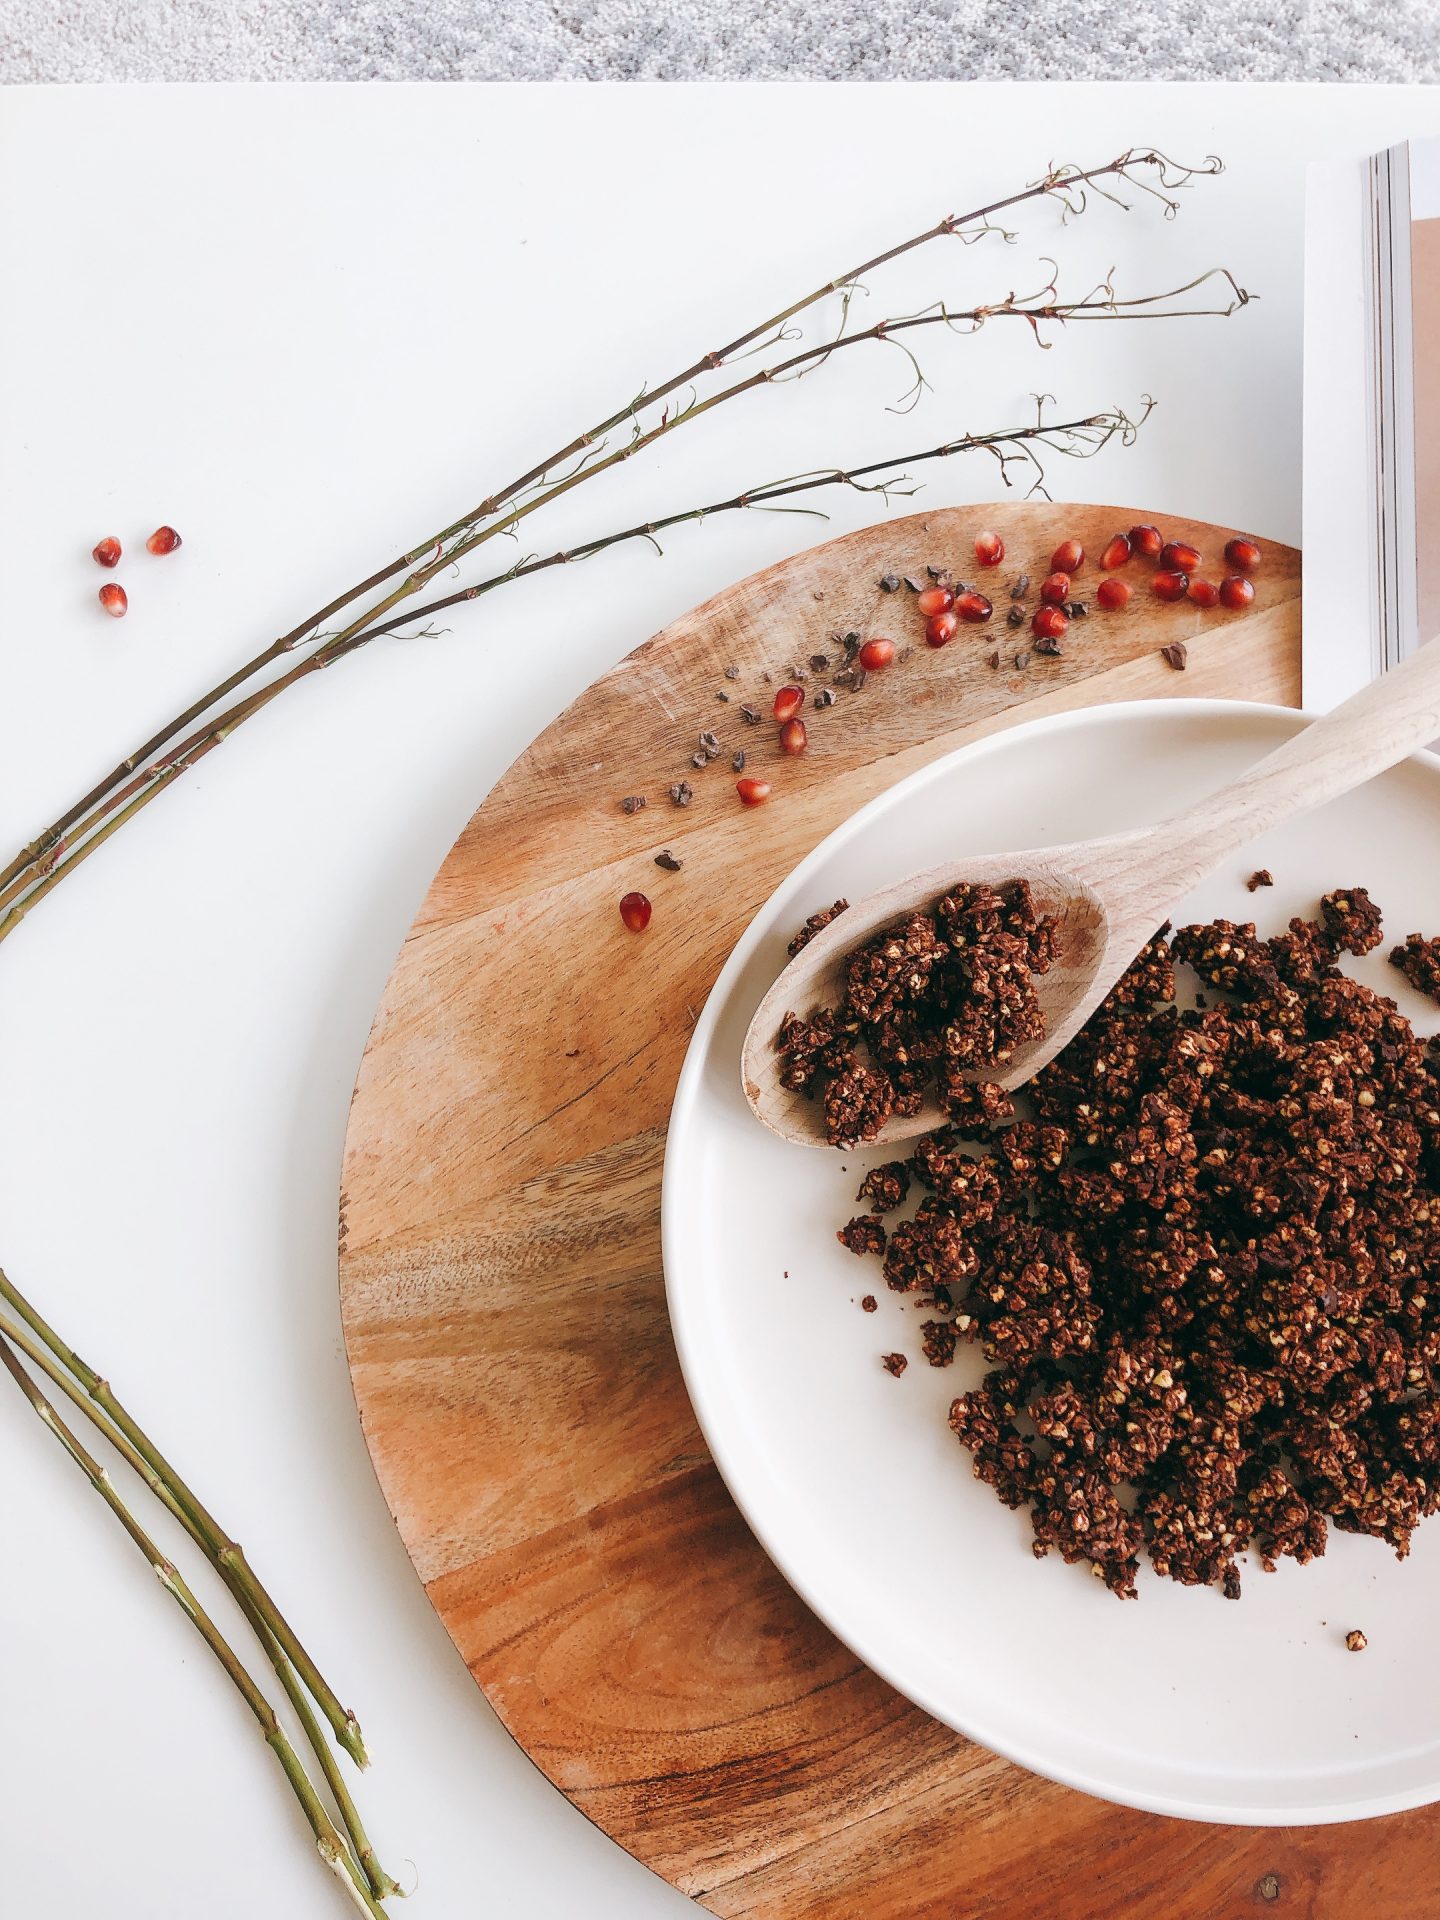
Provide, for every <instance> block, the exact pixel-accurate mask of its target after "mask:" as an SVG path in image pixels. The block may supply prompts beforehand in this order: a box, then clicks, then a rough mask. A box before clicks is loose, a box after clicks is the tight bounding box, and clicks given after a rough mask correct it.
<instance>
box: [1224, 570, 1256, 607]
mask: <svg viewBox="0 0 1440 1920" xmlns="http://www.w3.org/2000/svg"><path fill="white" fill-rule="evenodd" d="M1254 598H1255V588H1254V585H1253V583H1252V582H1251V581H1249V580H1247V579H1246V578H1245V576H1244V575H1243V574H1239V573H1230V574H1227V575H1226V576H1225V578H1224V579H1223V580H1222V581H1221V582H1220V604H1221V606H1222V607H1248V606H1249V604H1250V602H1251V601H1252V600H1253V599H1254Z"/></svg>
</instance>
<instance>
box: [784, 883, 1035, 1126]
mask: <svg viewBox="0 0 1440 1920" xmlns="http://www.w3.org/2000/svg"><path fill="white" fill-rule="evenodd" d="M844 906H845V903H844V901H843V900H837V901H836V902H835V904H834V906H833V907H830V908H827V909H826V910H825V911H824V912H822V913H817V914H812V915H811V917H810V919H809V920H807V921H806V923H805V925H804V927H802V929H801V930H800V933H799V934H798V935H797V936H796V939H795V940H794V941H792V942H791V947H790V951H791V953H792V954H793V953H797V952H799V950H800V948H801V947H802V946H804V945H805V943H806V942H807V941H808V940H810V939H812V938H813V937H814V935H815V934H816V933H818V932H819V931H820V929H821V927H824V926H827V925H828V924H829V922H830V921H831V920H833V919H834V917H835V915H836V914H837V913H840V912H842V911H843V910H844ZM1053 954H1054V922H1053V921H1052V920H1051V919H1050V918H1049V916H1048V915H1044V914H1040V913H1038V912H1037V911H1036V908H1035V903H1034V901H1033V899H1032V898H1031V895H1030V888H1029V886H1028V885H1027V883H1026V882H1025V881H1023V880H1012V881H1010V882H1009V883H1008V884H1007V885H1006V886H1004V887H1002V888H998V889H997V888H993V887H985V886H968V885H967V886H960V887H956V888H955V889H954V890H953V891H952V892H950V893H947V894H945V895H944V896H943V898H942V899H941V900H940V901H939V902H938V903H937V905H936V907H935V910H934V911H933V912H932V913H916V914H912V915H911V916H910V917H909V918H908V919H907V920H903V921H901V922H900V923H899V924H898V925H897V926H894V927H891V928H889V929H887V931H886V932H884V933H882V934H880V935H879V936H878V937H877V938H875V939H873V940H870V941H868V942H867V943H866V944H865V945H864V946H862V947H859V948H857V950H856V951H855V952H854V953H852V954H851V956H850V959H849V961H848V963H847V965H846V970H845V989H844V994H843V997H842V999H841V1002H840V1005H839V1006H838V1007H835V1008H831V1007H822V1008H821V1009H820V1011H819V1012H818V1013H815V1014H813V1015H812V1016H811V1017H810V1018H809V1019H808V1020H802V1019H801V1018H800V1017H799V1016H798V1015H797V1014H794V1013H787V1014H786V1016H785V1018H784V1020H783V1022H782V1023H781V1027H780V1032H779V1034H778V1035H777V1037H776V1041H775V1044H776V1046H777V1047H778V1048H779V1050H780V1052H781V1054H782V1055H783V1057H784V1058H783V1065H782V1067H781V1075H780V1077H781V1081H782V1083H783V1084H784V1085H785V1086H787V1087H790V1088H793V1089H795V1090H796V1091H798V1092H804V1093H807V1094H818V1095H819V1096H820V1098H821V1099H822V1100H823V1103H824V1111H825V1133H826V1137H827V1138H828V1139H829V1140H830V1141H831V1142H832V1144H834V1145H836V1146H853V1145H854V1144H856V1143H857V1142H859V1141H862V1140H873V1139H874V1138H875V1136H876V1134H877V1133H878V1132H879V1131H880V1129H881V1127H883V1126H884V1124H885V1122H886V1121H887V1120H889V1119H890V1118H891V1117H892V1115H900V1116H905V1115H911V1114H916V1113H918V1112H919V1111H920V1108H921V1106H922V1105H923V1104H924V1101H925V1096H926V1094H927V1092H928V1091H929V1090H930V1088H931V1087H932V1086H934V1087H936V1088H938V1091H939V1095H940V1099H941V1102H942V1104H943V1105H944V1107H945V1109H946V1111H947V1113H949V1114H951V1115H952V1116H953V1117H954V1119H955V1122H956V1124H957V1125H963V1126H966V1127H973V1125H974V1124H975V1121H976V1116H977V1114H979V1113H980V1112H981V1111H982V1110H981V1109H979V1108H977V1107H976V1104H975V1102H976V1095H975V1092H974V1088H973V1087H972V1085H971V1084H970V1080H969V1076H970V1075H971V1074H973V1073H975V1072H976V1071H983V1070H984V1069H985V1068H993V1067H996V1066H1000V1065H1003V1063H1004V1062H1005V1061H1006V1060H1008V1059H1009V1058H1010V1056H1011V1054H1012V1053H1013V1052H1014V1051H1015V1049H1016V1047H1018V1046H1021V1045H1022V1044H1024V1043H1025V1042H1026V1041H1029V1040H1034V1039H1038V1038H1040V1037H1041V1036H1042V1035H1043V1034H1044V1031H1045V1020H1044V1016H1043V1014H1042V1013H1041V1011H1040V1003H1039V1001H1038V1000H1037V998H1036V995H1035V987H1034V984H1033V977H1032V976H1034V975H1035V974H1038V973H1044V972H1045V970H1046V969H1047V968H1048V967H1049V965H1050V962H1051V959H1052V957H1053ZM995 1093H998V1089H992V1093H991V1096H990V1098H991V1100H992V1103H993V1099H994V1094H995ZM1004 1097H1005V1096H1004V1095H1003V1094H1001V1095H1000V1100H1001V1101H1002V1102H1003V1101H1004ZM992 1110H993V1111H996V1112H998V1111H999V1108H998V1107H993V1106H992Z"/></svg>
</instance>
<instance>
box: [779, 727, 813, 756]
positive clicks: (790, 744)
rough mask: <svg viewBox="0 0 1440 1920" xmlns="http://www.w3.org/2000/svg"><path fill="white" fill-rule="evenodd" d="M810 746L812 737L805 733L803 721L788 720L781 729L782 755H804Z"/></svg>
mask: <svg viewBox="0 0 1440 1920" xmlns="http://www.w3.org/2000/svg"><path fill="white" fill-rule="evenodd" d="M809 744H810V736H809V734H808V733H807V732H806V731H805V722H804V721H803V720H787V721H786V722H785V724H784V726H783V727H781V729H780V751H781V752H782V753H803V752H804V751H805V749H806V747H808V746H809Z"/></svg>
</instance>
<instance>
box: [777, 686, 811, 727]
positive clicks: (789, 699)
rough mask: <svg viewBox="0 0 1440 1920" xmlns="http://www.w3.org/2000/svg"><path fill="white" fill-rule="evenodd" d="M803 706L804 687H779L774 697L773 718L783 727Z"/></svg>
mask: <svg viewBox="0 0 1440 1920" xmlns="http://www.w3.org/2000/svg"><path fill="white" fill-rule="evenodd" d="M804 704H805V689H804V687H781V689H780V691H779V692H778V693H777V694H776V696H775V718H776V719H777V720H778V721H779V722H780V724H781V726H782V727H783V726H784V724H785V722H786V721H787V720H793V719H794V718H795V716H796V714H797V713H799V711H800V709H801V708H802V707H803V706H804Z"/></svg>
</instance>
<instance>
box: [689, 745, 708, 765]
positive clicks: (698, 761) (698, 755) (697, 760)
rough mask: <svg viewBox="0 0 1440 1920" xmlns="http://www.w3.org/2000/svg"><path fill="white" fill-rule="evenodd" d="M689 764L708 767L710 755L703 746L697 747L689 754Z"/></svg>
mask: <svg viewBox="0 0 1440 1920" xmlns="http://www.w3.org/2000/svg"><path fill="white" fill-rule="evenodd" d="M690 764H691V766H692V767H708V766H709V764H710V756H709V754H708V753H706V751H705V749H704V748H703V747H700V748H697V750H696V751H695V752H694V753H692V754H691V756H690Z"/></svg>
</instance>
